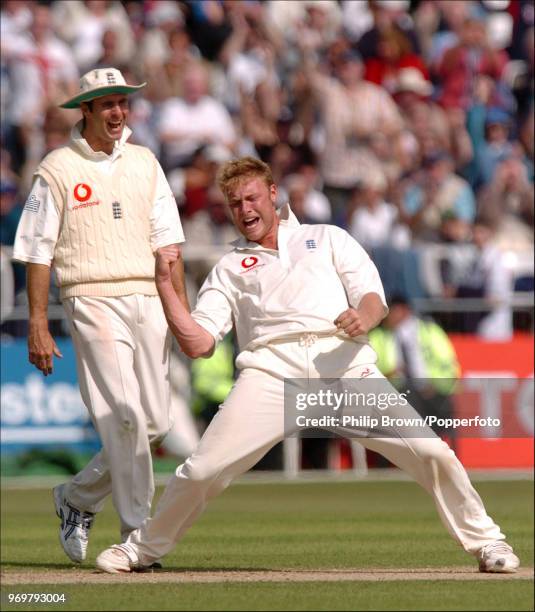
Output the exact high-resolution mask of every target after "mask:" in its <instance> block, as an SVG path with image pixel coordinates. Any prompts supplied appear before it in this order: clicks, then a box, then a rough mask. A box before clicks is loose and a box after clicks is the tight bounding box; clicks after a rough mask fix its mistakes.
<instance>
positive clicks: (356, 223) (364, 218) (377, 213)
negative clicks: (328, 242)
mask: <svg viewBox="0 0 535 612" xmlns="http://www.w3.org/2000/svg"><path fill="white" fill-rule="evenodd" d="M386 189H387V181H386V177H385V175H384V173H383V171H382V170H381V169H380V168H379V167H378V168H375V169H373V170H372V171H371V172H368V174H366V176H364V177H363V178H362V179H361V181H360V183H359V186H358V188H357V189H355V193H354V196H353V199H352V202H351V204H352V212H351V213H350V217H349V222H348V232H349V233H350V234H351V235H352V236H353V238H355V240H356V241H357V242H358V243H359V244H360V245H361V246H362V247H364V248H365V249H366V250H367V251H371V250H372V249H373V248H374V247H381V246H390V247H392V248H395V249H406V248H408V247H409V245H410V233H409V231H408V228H407V227H406V226H405V225H402V224H400V223H399V219H398V210H397V208H396V207H395V206H394V205H393V204H389V203H388V202H386V201H385V193H386Z"/></svg>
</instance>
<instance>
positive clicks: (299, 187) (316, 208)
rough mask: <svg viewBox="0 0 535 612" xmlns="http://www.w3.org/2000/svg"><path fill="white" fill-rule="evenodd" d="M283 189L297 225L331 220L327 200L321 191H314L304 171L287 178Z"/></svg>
mask: <svg viewBox="0 0 535 612" xmlns="http://www.w3.org/2000/svg"><path fill="white" fill-rule="evenodd" d="M284 187H285V189H286V192H287V193H288V201H289V202H290V206H291V207H292V211H293V213H294V214H295V216H296V217H297V219H298V220H299V223H329V221H330V219H331V207H330V205H329V200H327V198H326V197H325V196H324V195H323V193H321V191H318V190H317V189H314V185H313V183H312V182H311V180H310V177H309V176H307V172H306V170H305V169H303V171H302V172H298V173H296V174H290V175H289V176H287V177H286V180H285V183H284Z"/></svg>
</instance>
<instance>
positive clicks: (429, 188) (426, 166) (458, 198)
mask: <svg viewBox="0 0 535 612" xmlns="http://www.w3.org/2000/svg"><path fill="white" fill-rule="evenodd" d="M402 206H403V212H404V215H405V219H406V220H407V221H408V223H409V226H410V228H411V230H412V234H413V236H414V238H416V239H419V240H425V241H433V240H437V239H438V238H439V234H440V226H441V223H442V218H443V215H444V213H446V212H448V211H452V212H453V214H454V215H455V216H456V217H458V218H460V219H463V220H465V221H467V222H469V223H471V222H473V220H474V218H475V214H476V205H475V198H474V194H473V192H472V189H471V187H470V185H469V184H468V183H467V182H466V181H465V180H464V179H462V178H461V177H460V176H457V175H456V174H455V173H454V172H453V163H452V158H451V156H450V155H449V154H448V153H447V152H446V151H437V152H435V153H434V154H432V155H429V156H428V157H427V158H424V161H423V169H422V171H420V172H419V173H418V174H417V175H416V177H415V179H414V180H412V181H410V182H409V186H408V188H407V189H406V190H405V194H404V198H403V204H402Z"/></svg>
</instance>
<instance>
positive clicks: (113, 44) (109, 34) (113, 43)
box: [93, 29, 121, 68]
mask: <svg viewBox="0 0 535 612" xmlns="http://www.w3.org/2000/svg"><path fill="white" fill-rule="evenodd" d="M100 46H101V49H102V53H101V54H100V57H99V58H98V60H97V61H96V62H95V65H94V66H93V67H94V68H109V67H110V66H117V65H120V64H121V62H120V61H119V57H120V56H121V54H120V51H119V34H118V33H117V31H116V30H113V29H107V30H104V32H103V33H102V40H101V42H100Z"/></svg>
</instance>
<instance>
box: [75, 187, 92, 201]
mask: <svg viewBox="0 0 535 612" xmlns="http://www.w3.org/2000/svg"><path fill="white" fill-rule="evenodd" d="M92 193H93V192H92V191H91V187H90V186H89V185H86V184H85V183H78V185H76V187H75V188H74V199H75V200H78V202H87V200H89V198H90V197H91V194H92Z"/></svg>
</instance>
